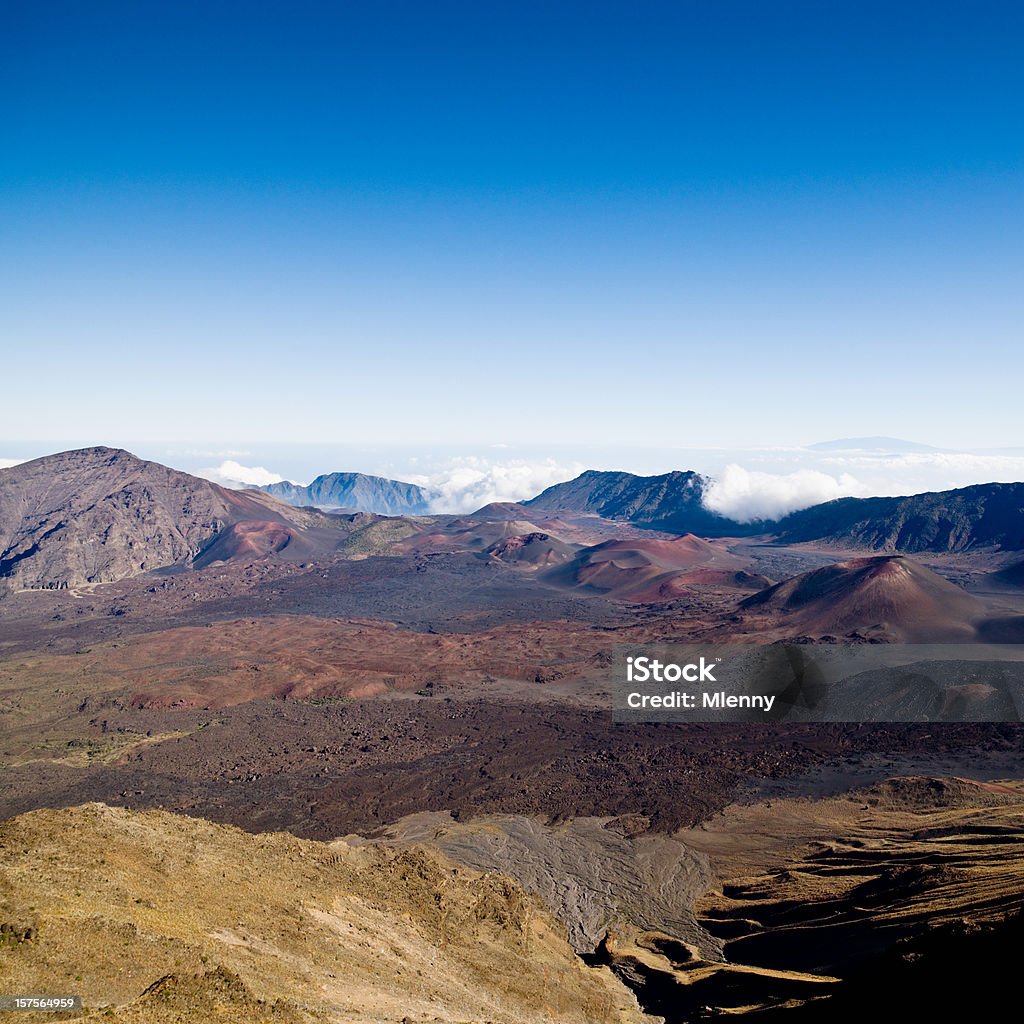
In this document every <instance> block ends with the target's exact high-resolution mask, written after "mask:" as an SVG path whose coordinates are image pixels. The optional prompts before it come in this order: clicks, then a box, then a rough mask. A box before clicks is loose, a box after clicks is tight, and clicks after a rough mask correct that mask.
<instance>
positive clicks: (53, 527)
mask: <svg viewBox="0 0 1024 1024" xmlns="http://www.w3.org/2000/svg"><path fill="white" fill-rule="evenodd" d="M241 522H252V523H259V524H263V526H264V528H271V527H273V528H281V530H287V529H291V530H303V529H305V528H308V527H313V526H329V525H330V520H329V517H327V516H324V515H322V514H319V513H316V512H313V511H312V510H303V509H294V508H291V507H290V506H288V505H286V504H285V503H284V502H281V501H278V500H277V499H275V498H273V497H272V496H270V495H267V494H264V493H262V492H260V491H251V490H249V491H233V490H229V489H228V488H226V487H221V486H220V485H219V484H215V483H212V482H211V481H209V480H204V479H202V478H200V477H195V476H191V475H189V474H188V473H182V472H180V471H178V470H175V469H171V468H169V467H167V466H163V465H161V464H160V463H158V462H149V461H147V460H145V459H140V458H138V457H137V456H135V455H133V454H132V453H131V452H128V451H125V450H124V449H120V448H106V447H102V446H100V447H93V448H80V449H76V450H73V451H67V452H58V453H56V454H54V455H47V456H44V457H43V458H41V459H34V460H32V461H30V462H23V463H20V464H19V465H17V466H11V467H9V468H7V469H3V470H0V584H2V585H6V586H14V587H20V588H23V589H63V588H69V587H73V586H79V585H82V584H92V583H109V582H113V581H115V580H119V579H123V578H125V577H127V576H133V575H137V574H138V573H140V572H146V571H150V570H153V569H160V568H165V567H167V566H173V565H182V564H186V563H188V562H190V561H191V560H193V559H195V558H196V557H197V556H199V555H200V553H201V552H202V551H204V550H205V549H206V547H207V546H208V545H209V544H210V543H211V542H212V541H214V540H215V539H216V538H217V537H218V536H219V535H220V534H221V533H222V531H224V530H226V529H228V528H230V527H231V526H233V525H234V524H237V523H241Z"/></svg>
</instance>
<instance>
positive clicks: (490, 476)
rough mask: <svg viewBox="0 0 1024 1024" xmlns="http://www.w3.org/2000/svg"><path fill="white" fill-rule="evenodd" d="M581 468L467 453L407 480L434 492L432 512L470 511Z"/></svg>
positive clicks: (522, 495) (518, 496) (516, 497)
mask: <svg viewBox="0 0 1024 1024" xmlns="http://www.w3.org/2000/svg"><path fill="white" fill-rule="evenodd" d="M584 468H585V467H584V466H583V465H582V464H581V463H571V464H568V465H566V464H563V463H560V462H557V461H556V460H555V459H543V460H541V461H540V462H530V461H527V460H523V459H515V460H511V461H507V462H494V461H492V460H490V459H486V458H482V457H480V456H473V455H467V456H464V457H462V458H456V459H452V460H451V461H450V462H449V463H448V464H447V465H443V466H440V467H439V468H438V469H436V470H434V471H432V472H430V473H427V474H424V475H422V476H416V477H413V478H411V479H410V481H409V482H410V483H415V484H419V485H420V486H421V487H424V488H426V489H427V490H428V491H430V492H431V493H432V494H433V495H434V496H435V497H434V498H433V500H432V502H431V509H432V511H434V512H473V511H475V510H476V509H478V508H480V507H481V506H483V505H487V504H490V502H492V501H523V500H525V499H526V498H532V497H534V495H536V494H539V493H540V492H541V491H543V490H544V488H545V487H550V486H551V485H552V484H557V483H561V482H562V481H563V480H571V479H572V478H573V477H574V476H578V475H579V474H580V473H582V472H583V470H584Z"/></svg>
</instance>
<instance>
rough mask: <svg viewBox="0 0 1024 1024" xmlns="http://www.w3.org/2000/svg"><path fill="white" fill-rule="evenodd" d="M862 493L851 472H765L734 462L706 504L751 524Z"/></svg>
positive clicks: (707, 496)
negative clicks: (834, 474)
mask: <svg viewBox="0 0 1024 1024" xmlns="http://www.w3.org/2000/svg"><path fill="white" fill-rule="evenodd" d="M862 493H863V486H862V485H861V483H860V482H859V481H858V480H857V479H856V478H855V477H853V476H851V475H850V474H849V473H841V474H840V475H839V476H838V477H834V476H829V474H828V473H822V472H819V471H818V470H816V469H799V470H796V471H795V472H793V473H763V472H760V471H758V470H749V469H744V468H743V466H737V465H735V464H734V463H733V464H730V465H728V466H726V467H725V469H724V470H723V471H722V472H721V473H720V474H719V475H718V477H716V478H715V479H714V480H713V481H712V482H711V483H710V484H709V486H708V488H707V490H706V491H705V492H704V505H705V507H706V508H708V509H710V510H711V511H712V512H717V513H718V514H719V515H723V516H727V517H728V518H729V519H735V520H736V521H737V522H740V523H752V522H755V521H757V520H759V519H779V518H781V517H782V516H784V515H788V514H789V513H790V512H796V511H797V510H799V509H802V508H808V507H809V506H811V505H819V504H821V502H823V501H831V500H832V499H833V498H846V497H851V496H859V495H861V494H862Z"/></svg>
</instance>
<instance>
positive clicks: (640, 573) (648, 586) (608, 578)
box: [544, 534, 749, 602]
mask: <svg viewBox="0 0 1024 1024" xmlns="http://www.w3.org/2000/svg"><path fill="white" fill-rule="evenodd" d="M748 564H749V562H748V561H747V560H746V559H743V558H739V557H737V556H736V555H732V554H730V553H729V551H728V550H727V549H726V548H725V547H724V546H722V545H720V544H711V543H709V542H708V541H706V540H701V539H700V538H699V537H694V536H693V535H692V534H685V535H684V536H682V537H676V538H674V539H672V540H659V539H652V538H642V539H636V540H610V541H605V542H603V543H601V544H596V545H594V546H592V547H589V548H584V549H583V550H582V551H580V552H579V553H578V554H577V555H576V557H575V558H574V559H573V560H572V561H570V562H567V563H566V564H565V565H563V566H561V567H559V568H557V569H553V570H551V571H550V572H548V573H547V574H546V575H545V577H544V579H545V581H546V582H548V583H550V584H552V585H554V586H560V587H566V588H569V589H572V590H580V591H583V592H588V593H597V594H603V595H605V596H607V597H609V598H612V599H615V600H619V601H637V602H653V601H664V600H670V599H672V598H674V597H676V596H678V595H680V594H685V593H686V592H687V588H688V586H689V585H692V584H695V583H717V584H726V585H728V584H732V583H737V582H741V577H740V576H739V574H740V572H741V570H743V569H744V567H745V566H747V565H748ZM748 586H749V583H748Z"/></svg>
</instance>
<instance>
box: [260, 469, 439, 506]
mask: <svg viewBox="0 0 1024 1024" xmlns="http://www.w3.org/2000/svg"><path fill="white" fill-rule="evenodd" d="M257 490H260V491H264V492H266V493H267V494H271V495H273V496H274V497H275V498H278V499H280V500H281V501H284V502H287V503H288V504H289V505H296V506H300V507H301V506H307V505H312V506H315V507H317V508H330V509H334V508H345V509H351V510H352V511H355V512H374V513H376V514H377V515H385V516H395V515H426V514H427V513H428V512H429V511H430V501H431V497H432V495H431V494H430V492H429V491H427V490H426V489H425V488H423V487H420V486H419V484H411V483H407V482H406V481H404V480H391V479H388V478H387V477H382V476H373V475H371V474H369V473H322V474H321V475H320V476H318V477H317V478H316V479H315V480H313V482H312V483H310V484H308V485H305V486H304V485H302V484H296V483H292V482H291V481H289V480H283V481H281V482H280V483H274V484H262V485H261V486H260V487H258V488H257Z"/></svg>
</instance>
